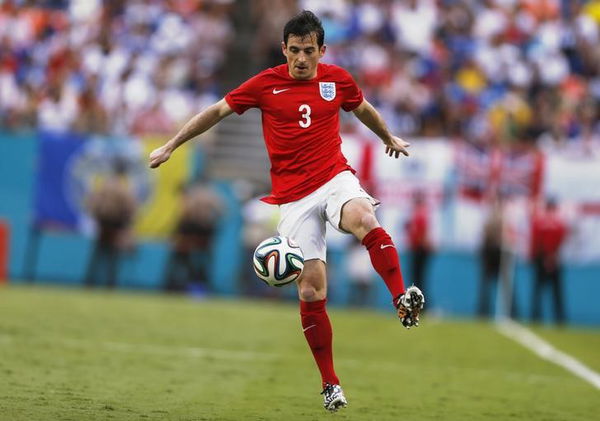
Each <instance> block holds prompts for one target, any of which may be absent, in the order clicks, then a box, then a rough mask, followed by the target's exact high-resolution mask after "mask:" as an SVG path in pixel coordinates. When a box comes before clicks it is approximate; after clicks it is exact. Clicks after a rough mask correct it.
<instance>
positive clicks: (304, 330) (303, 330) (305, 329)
mask: <svg viewBox="0 0 600 421" xmlns="http://www.w3.org/2000/svg"><path fill="white" fill-rule="evenodd" d="M315 326H316V325H310V326H308V327H305V328H304V329H302V332H306V331H307V330H308V329H310V328H311V327H315Z"/></svg>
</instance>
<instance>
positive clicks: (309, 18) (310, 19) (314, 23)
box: [283, 10, 325, 48]
mask: <svg viewBox="0 0 600 421" xmlns="http://www.w3.org/2000/svg"><path fill="white" fill-rule="evenodd" d="M311 32H314V33H315V34H316V35H317V44H318V45H319V48H321V47H322V46H323V43H324V42H325V31H324V30H323V25H321V21H320V20H319V18H318V17H316V16H315V14H314V13H313V12H311V11H310V10H303V11H302V12H300V13H298V14H297V15H296V16H294V17H293V18H291V19H290V20H289V21H288V23H286V24H285V26H284V27H283V42H284V43H285V45H287V42H288V38H289V37H290V34H291V35H296V36H298V37H305V36H307V35H309V34H310V33H311Z"/></svg>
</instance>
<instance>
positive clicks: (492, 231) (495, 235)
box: [477, 199, 504, 317]
mask: <svg viewBox="0 0 600 421" xmlns="http://www.w3.org/2000/svg"><path fill="white" fill-rule="evenodd" d="M503 231H504V215H503V203H502V201H501V200H500V199H497V200H496V201H495V202H494V203H493V204H492V207H491V209H490V212H489V215H488V217H487V220H486V221H485V223H484V226H483V235H482V240H481V248H480V259H481V260H480V261H481V269H480V270H481V274H480V283H479V305H478V310H477V313H478V314H479V316H480V317H489V316H490V313H491V310H490V294H491V292H492V291H491V287H492V286H493V285H494V284H498V280H499V278H500V268H501V264H502V253H503V247H504V244H503V243H504V241H503V235H504V232H503Z"/></svg>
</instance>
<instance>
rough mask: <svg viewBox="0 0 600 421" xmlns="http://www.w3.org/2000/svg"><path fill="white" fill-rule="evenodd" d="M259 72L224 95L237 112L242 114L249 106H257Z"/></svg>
mask: <svg viewBox="0 0 600 421" xmlns="http://www.w3.org/2000/svg"><path fill="white" fill-rule="evenodd" d="M260 76H261V75H260V74H258V75H256V76H254V77H252V78H250V79H248V80H247V81H245V82H244V83H242V84H241V85H240V86H238V87H237V88H235V89H234V90H233V91H231V92H229V93H228V94H227V95H225V101H227V104H229V106H230V107H231V109H232V110H233V111H235V112H236V113H237V114H243V113H244V112H245V111H246V110H248V109H249V108H256V107H258V106H259V95H260V82H259V78H260Z"/></svg>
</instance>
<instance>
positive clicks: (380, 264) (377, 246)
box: [362, 227, 404, 298]
mask: <svg viewBox="0 0 600 421" xmlns="http://www.w3.org/2000/svg"><path fill="white" fill-rule="evenodd" d="M362 244H363V246H365V247H366V248H367V250H368V251H369V256H371V263H372V264H373V268H375V270H376V271H377V273H378V274H379V276H381V277H382V278H383V281H384V282H385V285H386V286H387V288H388V290H389V291H390V293H391V294H392V298H396V297H398V296H399V295H400V294H404V280H403V279H402V272H401V271H400V259H398V251H397V250H396V246H395V245H394V242H393V241H392V238H391V237H390V236H389V235H388V233H387V232H385V230H384V229H383V228H381V227H377V228H374V229H372V230H371V231H369V233H368V234H367V235H365V238H363V240H362Z"/></svg>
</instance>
